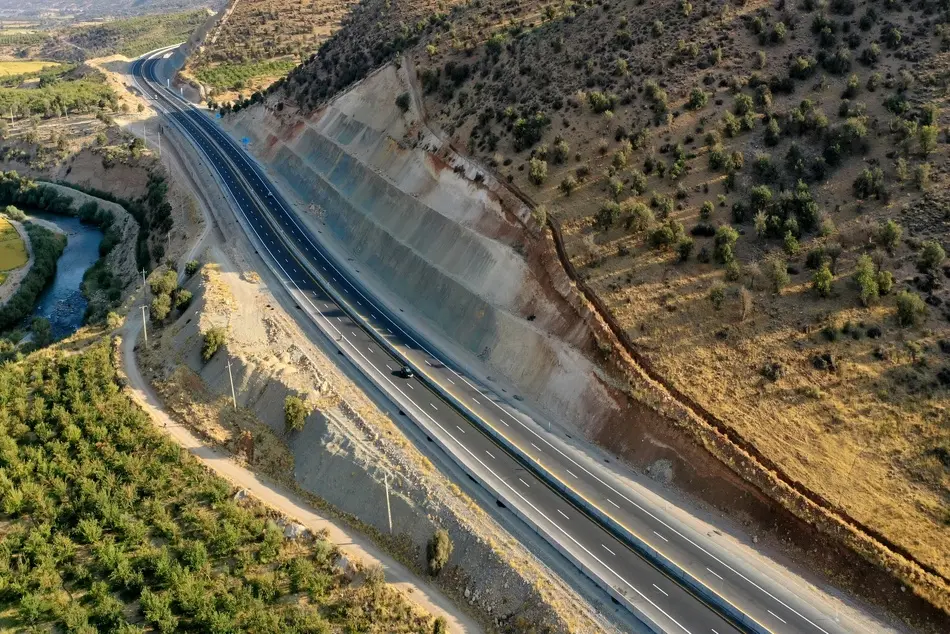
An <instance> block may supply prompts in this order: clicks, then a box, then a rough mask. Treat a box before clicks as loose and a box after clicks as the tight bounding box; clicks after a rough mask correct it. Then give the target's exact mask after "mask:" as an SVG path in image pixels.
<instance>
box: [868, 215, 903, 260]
mask: <svg viewBox="0 0 950 634" xmlns="http://www.w3.org/2000/svg"><path fill="white" fill-rule="evenodd" d="M903 234H904V229H903V228H902V227H901V226H900V225H899V224H897V223H896V222H894V221H893V220H888V221H887V222H883V223H881V224H880V225H879V226H878V228H877V231H876V232H875V234H874V241H875V242H876V243H877V244H878V245H879V246H880V247H881V248H883V249H887V252H888V253H890V254H892V255H893V253H894V249H896V248H897V247H898V246H899V245H900V242H901V236H902V235H903Z"/></svg>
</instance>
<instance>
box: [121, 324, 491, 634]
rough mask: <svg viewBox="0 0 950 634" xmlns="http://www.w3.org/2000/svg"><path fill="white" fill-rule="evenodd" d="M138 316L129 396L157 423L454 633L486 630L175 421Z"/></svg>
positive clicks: (128, 344)
mask: <svg viewBox="0 0 950 634" xmlns="http://www.w3.org/2000/svg"><path fill="white" fill-rule="evenodd" d="M135 316H136V311H132V312H131V313H130V315H129V318H127V319H126V322H125V325H124V326H123V327H122V329H121V331H120V334H121V335H122V347H121V351H120V352H121V358H122V369H123V370H124V371H125V374H126V377H127V380H128V386H129V389H128V392H129V395H130V396H131V397H132V400H134V401H135V402H136V403H137V404H138V405H139V407H141V408H142V409H143V410H144V411H145V412H146V413H147V414H148V415H149V416H150V417H151V418H152V421H153V422H154V423H155V424H156V426H158V427H160V428H161V429H162V430H163V431H164V432H165V433H166V434H167V435H168V436H169V437H171V438H172V439H173V440H174V441H175V442H177V443H178V444H179V445H180V446H181V447H184V448H185V449H187V450H188V451H189V452H191V453H192V454H193V455H194V456H195V457H197V458H198V459H199V460H200V461H201V462H203V463H204V464H205V465H207V466H208V467H209V468H210V469H211V470H213V471H214V472H215V473H216V474H217V475H219V476H221V477H222V478H225V479H227V480H228V481H229V482H231V483H232V484H234V486H236V487H240V488H242V489H246V490H247V492H248V493H249V494H251V495H253V496H254V497H255V498H257V499H258V500H260V501H261V502H262V503H264V504H266V505H267V506H269V507H271V508H273V509H275V510H277V511H279V512H280V513H282V514H283V515H285V516H287V517H289V518H291V519H293V520H294V521H295V522H298V523H300V524H302V525H303V526H306V527H307V528H309V529H310V530H312V531H314V532H317V531H322V530H326V531H327V533H328V539H329V540H330V541H331V542H333V543H334V544H336V545H337V546H338V547H339V548H340V551H341V552H343V553H344V554H345V555H346V556H347V557H348V558H350V559H351V560H352V559H359V560H361V561H363V562H364V563H367V564H370V563H378V564H380V565H381V566H382V567H383V570H384V571H385V572H386V581H387V582H388V583H390V584H391V585H392V586H393V587H394V588H396V589H397V590H399V591H400V592H402V594H403V596H404V597H405V598H406V600H407V601H409V602H411V603H413V604H415V605H417V606H419V607H420V608H422V609H423V610H425V611H427V612H428V613H430V614H432V615H433V616H444V617H445V619H446V620H447V621H448V625H449V631H450V632H465V633H468V632H481V631H483V630H482V628H481V627H480V626H479V625H478V624H477V623H476V622H475V621H474V620H473V619H472V618H471V617H469V616H468V615H466V614H464V613H463V612H461V611H460V610H459V609H458V608H457V607H456V606H455V605H454V604H453V603H452V602H451V601H449V600H448V599H447V598H445V597H444V596H443V595H442V594H441V593H439V592H438V591H437V590H435V589H434V588H432V587H430V586H429V585H428V584H427V583H425V582H424V581H423V580H421V579H420V578H419V577H418V576H416V575H415V574H413V573H412V572H411V571H410V570H409V569H407V568H406V567H405V566H403V565H402V564H400V563H398V562H397V561H396V560H394V559H393V558H392V557H390V556H389V555H387V554H386V553H384V552H382V551H381V550H379V549H378V548H377V547H376V546H375V545H374V544H372V543H371V542H370V541H369V540H368V539H367V538H365V537H363V536H361V535H356V534H353V533H351V532H348V531H346V530H344V529H342V528H340V526H339V525H337V524H335V523H333V522H332V521H330V520H328V519H326V518H325V517H323V516H321V515H318V514H317V513H315V512H314V510H313V508H312V507H310V506H309V505H308V504H307V502H306V501H304V500H303V499H301V498H300V497H299V496H297V495H295V494H294V493H292V492H291V491H288V490H287V489H285V488H284V487H281V486H279V485H277V484H275V483H273V482H270V481H269V480H267V479H266V478H264V477H263V476H261V475H259V474H256V473H254V472H253V471H251V470H249V469H246V468H245V467H243V466H241V465H239V464H237V463H235V462H234V461H233V460H232V459H231V457H230V456H229V455H228V454H226V453H224V452H222V451H219V450H217V449H214V448H212V447H208V446H207V445H205V444H204V443H202V442H201V440H199V439H198V437H197V436H195V435H194V434H193V433H192V432H191V431H190V430H188V429H187V428H186V427H183V426H182V425H180V424H178V423H177V422H175V421H174V420H172V418H171V417H170V416H169V415H168V414H167V413H166V412H165V410H164V408H163V406H162V403H161V401H160V400H159V398H158V396H156V394H155V392H154V391H153V390H152V388H151V386H150V385H149V384H148V382H147V381H146V380H145V378H144V377H143V376H142V373H141V372H140V371H139V368H138V365H137V364H136V362H135V351H134V347H135V345H136V343H137V341H138V339H139V335H140V331H141V329H142V323H141V321H140V320H138V319H136V318H135Z"/></svg>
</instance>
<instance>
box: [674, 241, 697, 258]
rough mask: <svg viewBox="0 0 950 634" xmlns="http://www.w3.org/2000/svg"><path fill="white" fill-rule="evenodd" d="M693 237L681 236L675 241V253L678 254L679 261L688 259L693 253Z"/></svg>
mask: <svg viewBox="0 0 950 634" xmlns="http://www.w3.org/2000/svg"><path fill="white" fill-rule="evenodd" d="M693 246H694V245H693V239H692V238H690V237H688V236H683V237H682V238H680V239H679V241H678V242H677V243H676V253H677V255H678V256H679V261H680V262H685V261H686V260H688V259H689V256H690V255H691V254H692V253H693Z"/></svg>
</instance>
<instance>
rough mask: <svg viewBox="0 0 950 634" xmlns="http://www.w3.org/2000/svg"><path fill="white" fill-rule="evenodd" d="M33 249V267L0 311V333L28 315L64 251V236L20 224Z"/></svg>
mask: <svg viewBox="0 0 950 634" xmlns="http://www.w3.org/2000/svg"><path fill="white" fill-rule="evenodd" d="M23 227H24V228H25V229H26V232H27V235H28V236H29V239H30V245H31V248H32V249H33V266H32V267H30V271H29V272H28V273H27V274H26V276H25V277H24V278H23V280H21V282H20V287H19V288H18V289H17V291H16V292H15V293H14V294H13V296H11V297H10V299H9V300H7V303H6V304H4V305H3V307H2V308H0V331H3V330H7V329H9V328H12V327H14V326H16V325H17V324H18V323H20V322H21V321H22V320H23V318H24V317H26V316H27V315H29V314H30V312H31V311H32V310H33V306H34V305H35V304H36V299H37V297H39V295H40V293H41V292H42V291H43V289H44V288H45V287H46V285H47V284H49V282H50V280H51V279H52V278H53V276H54V275H55V274H56V262H57V260H59V257H60V256H61V255H62V254H63V250H64V249H65V248H66V236H65V235H63V234H59V233H55V232H53V231H50V230H49V229H47V228H46V227H43V226H40V225H38V224H36V223H33V222H29V221H27V222H24V223H23Z"/></svg>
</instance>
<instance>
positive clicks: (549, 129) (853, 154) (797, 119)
mask: <svg viewBox="0 0 950 634" xmlns="http://www.w3.org/2000/svg"><path fill="white" fill-rule="evenodd" d="M777 6H779V7H781V8H776V7H777ZM947 25H948V16H947V14H946V11H945V10H944V9H942V3H940V2H936V1H933V0H916V1H914V2H895V1H893V0H879V1H878V0H832V1H831V2H817V1H811V0H805V1H803V2H795V3H779V4H778V5H776V4H775V3H771V2H762V1H749V2H742V3H734V2H721V1H717V2H707V3H696V4H695V6H694V5H693V4H692V3H690V2H688V1H686V0H675V1H674V0H659V1H653V2H646V3H644V2H642V1H634V0H624V1H620V2H614V3H610V4H607V3H600V4H595V3H536V2H533V3H508V2H500V1H492V0H481V1H479V2H473V3H458V2H442V3H439V4H438V5H437V6H436V5H434V4H429V3H424V2H412V1H409V0H405V1H402V2H399V1H392V0H389V1H385V0H367V1H365V2H363V3H361V4H360V5H359V7H358V9H354V11H353V12H352V13H350V14H348V16H347V17H346V18H345V19H344V21H343V26H342V29H341V30H340V31H339V32H338V33H337V35H335V36H334V37H332V38H330V39H329V40H328V41H327V42H326V43H325V44H324V45H323V46H322V47H321V49H320V51H319V52H318V54H317V55H316V56H315V57H314V58H313V59H312V60H310V61H308V62H307V63H305V64H304V65H302V66H300V67H299V68H297V69H296V70H295V71H293V72H292V73H291V74H290V75H289V77H288V78H287V80H286V81H284V82H280V84H279V87H275V88H274V89H273V91H274V94H275V99H279V100H288V101H289V102H291V103H294V104H296V105H298V106H300V107H302V108H303V109H305V110H314V109H316V108H318V107H320V106H321V105H322V104H323V103H324V102H325V101H326V100H327V99H328V98H329V97H331V96H333V95H335V94H337V93H338V92H339V91H340V90H342V89H344V88H345V87H347V86H349V85H350V84H351V83H353V82H354V81H356V80H358V79H360V78H362V77H364V76H366V74H367V73H369V72H370V71H371V70H373V69H375V68H377V67H378V66H379V65H380V64H383V63H385V62H387V61H390V60H393V59H394V58H395V56H396V55H397V54H399V53H405V54H406V55H407V59H408V60H409V61H410V62H411V64H412V68H413V70H414V71H415V75H416V77H417V78H418V83H419V89H420V90H421V92H423V93H424V94H425V104H424V105H425V109H426V112H427V114H428V117H429V119H430V121H431V123H432V124H433V125H435V126H438V127H440V128H441V129H442V130H444V131H445V132H446V133H447V134H448V135H450V137H451V141H452V144H453V146H454V147H456V148H460V149H463V151H467V152H468V153H469V154H470V155H471V156H472V157H474V158H475V159H477V160H478V161H479V162H480V163H481V164H482V165H483V166H484V167H485V169H489V170H491V171H493V172H494V173H495V174H496V175H498V177H499V178H500V179H502V180H506V181H507V182H508V183H510V184H511V186H512V187H514V188H517V189H518V190H520V191H522V192H524V194H525V195H526V196H527V197H530V199H532V200H533V201H535V202H536V203H538V204H539V206H540V209H539V211H538V212H536V213H535V218H536V219H537V220H543V219H544V218H545V216H549V217H550V218H551V219H552V220H553V221H554V222H555V223H556V225H557V226H558V227H560V231H561V233H562V235H563V242H564V246H565V250H566V254H567V257H568V259H569V263H568V265H569V266H570V267H571V268H573V269H576V271H577V273H578V275H579V277H580V279H581V280H582V281H583V282H584V283H585V284H586V285H587V286H588V287H589V288H590V290H591V291H592V292H593V293H595V294H596V295H597V297H599V298H600V300H601V301H602V302H603V303H604V305H605V307H606V309H607V310H608V311H609V313H610V315H612V317H613V318H615V319H616V320H617V321H618V322H619V324H620V326H621V328H622V329H623V330H624V331H625V332H626V335H627V336H628V337H629V338H630V339H631V340H632V342H633V344H634V347H635V352H636V353H637V355H638V357H639V359H640V361H641V363H642V364H643V365H644V366H645V367H649V368H650V369H651V371H652V372H654V374H655V376H657V377H659V378H660V379H661V380H662V381H664V382H666V383H667V384H668V385H669V386H671V388H672V389H674V390H675V391H676V392H677V393H679V394H681V395H682V397H683V398H684V399H687V400H689V401H690V402H691V403H692V404H693V405H695V408H699V409H701V410H703V411H705V412H708V413H709V415H710V416H711V417H713V418H714V419H715V420H717V421H719V422H720V423H721V424H722V425H724V426H725V427H726V428H728V429H730V430H731V431H732V432H734V433H735V434H736V437H738V438H741V439H742V440H743V442H745V443H748V445H749V446H750V447H753V448H754V449H755V450H756V451H757V452H760V453H761V455H762V456H763V457H764V459H765V460H767V461H769V462H771V463H772V464H774V465H776V467H777V468H778V469H780V470H781V471H782V472H783V473H784V474H786V476H787V477H788V478H789V479H790V480H791V481H795V482H798V483H800V484H801V485H802V486H803V487H805V488H807V489H808V490H809V491H811V492H812V493H814V494H815V498H816V499H822V500H823V501H824V503H825V504H827V505H828V506H833V507H838V508H840V509H843V511H844V512H846V513H847V514H849V515H850V516H851V517H853V518H855V520H856V521H858V522H860V523H861V524H863V525H864V526H867V527H869V528H870V529H871V530H872V531H874V532H875V533H876V534H877V535H878V536H879V538H880V539H882V540H884V541H886V542H887V543H889V544H890V545H891V546H892V547H894V548H897V549H900V550H902V551H904V552H906V553H908V554H909V555H910V556H911V557H913V558H914V559H916V560H917V561H918V562H921V563H922V565H923V566H924V567H925V568H927V569H929V570H931V571H933V572H935V573H936V574H937V575H938V576H941V577H943V579H944V580H946V579H947V578H948V577H950V548H948V546H947V545H948V544H950V410H948V407H947V404H948V402H950V400H948V385H950V356H948V355H950V326H948V316H950V313H948V312H947V306H948V304H947V302H948V301H950V293H948V292H947V282H946V278H947V277H948V271H950V269H948V268H947V260H946V256H945V252H946V250H947V248H950V199H948V196H947V185H948V183H947V180H946V178H947V176H946V161H947V145H946V142H947V138H946V133H945V129H946V125H947V117H946V115H945V113H944V110H945V103H944V102H945V101H946V77H947V75H946V69H947V55H948V53H947V52H946V49H947V44H948V40H947V33H948V31H947V28H948V26H947ZM614 352H615V353H616V351H614ZM602 362H603V364H604V365H605V367H608V368H613V369H616V368H617V367H618V366H623V364H624V361H623V360H622V358H621V356H620V355H619V354H610V353H609V352H608V354H606V355H605V359H604V360H603V361H602ZM637 434H638V432H637V430H636V428H631V427H630V426H627V427H626V428H624V429H619V428H618V429H611V430H601V432H600V434H599V438H601V439H610V440H601V442H602V444H605V445H606V446H607V448H608V449H610V450H616V451H620V450H621V447H620V446H618V445H625V444H627V443H632V442H639V439H638V438H637ZM941 601H942V602H943V603H944V604H946V598H944V599H943V600H941ZM941 601H938V602H941Z"/></svg>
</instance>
